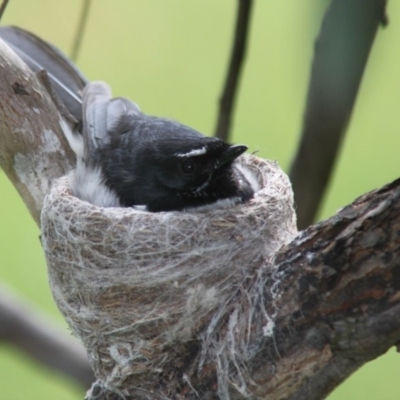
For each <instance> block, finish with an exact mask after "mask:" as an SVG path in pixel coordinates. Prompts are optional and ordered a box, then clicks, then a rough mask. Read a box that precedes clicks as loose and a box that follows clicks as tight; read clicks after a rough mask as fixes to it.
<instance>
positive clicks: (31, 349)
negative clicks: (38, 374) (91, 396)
mask: <svg viewBox="0 0 400 400" xmlns="http://www.w3.org/2000/svg"><path fill="white" fill-rule="evenodd" d="M0 339H1V340H3V341H7V342H9V343H10V344H12V345H14V346H17V347H18V348H19V349H21V350H23V351H24V352H25V353H26V354H27V355H28V356H29V357H31V358H33V359H34V360H36V361H38V362H40V363H41V364H43V365H45V366H46V367H48V368H52V369H55V370H56V371H58V372H61V373H63V374H65V375H67V376H68V377H70V378H72V379H74V380H75V381H77V382H78V383H79V384H80V385H82V386H84V387H85V388H89V387H90V385H91V384H92V383H93V381H94V375H93V371H92V369H91V368H90V365H89V363H88V361H87V355H86V352H85V351H84V349H83V347H82V346H81V344H80V343H79V342H78V341H77V340H76V339H73V338H71V337H70V336H67V335H66V334H65V332H64V331H63V330H61V329H60V328H58V327H56V326H55V325H54V323H53V322H52V321H51V320H50V319H49V318H48V317H47V316H45V315H43V314H42V313H41V312H39V311H38V310H35V309H34V308H33V307H32V306H30V305H28V304H26V303H25V302H23V301H22V300H21V299H19V298H18V297H17V296H16V295H15V294H13V293H11V291H10V290H8V289H7V288H6V287H4V285H0Z"/></svg>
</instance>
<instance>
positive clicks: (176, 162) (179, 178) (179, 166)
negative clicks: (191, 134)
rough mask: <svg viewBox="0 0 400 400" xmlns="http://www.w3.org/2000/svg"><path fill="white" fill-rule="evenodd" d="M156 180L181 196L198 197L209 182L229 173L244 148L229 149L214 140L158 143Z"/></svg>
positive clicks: (192, 139) (235, 146) (220, 141)
mask: <svg viewBox="0 0 400 400" xmlns="http://www.w3.org/2000/svg"><path fill="white" fill-rule="evenodd" d="M158 147H159V149H157V151H156V153H157V158H156V160H157V169H156V177H157V179H158V181H159V183H160V184H162V185H164V186H166V187H168V188H169V189H173V190H176V191H177V192H179V194H180V195H181V196H185V197H201V196H203V195H204V194H205V193H207V188H208V186H209V185H210V182H211V181H212V180H213V179H214V178H215V176H218V175H219V174H220V173H225V171H228V170H229V168H230V167H231V165H232V162H233V161H234V160H235V159H236V158H237V157H239V156H240V155H241V154H243V153H244V152H245V151H246V150H247V146H243V145H229V144H228V143H225V142H224V141H222V140H220V139H216V138H209V137H200V138H187V137H186V138H185V139H180V138H175V139H173V138H166V139H165V141H164V140H160V141H159V142H158Z"/></svg>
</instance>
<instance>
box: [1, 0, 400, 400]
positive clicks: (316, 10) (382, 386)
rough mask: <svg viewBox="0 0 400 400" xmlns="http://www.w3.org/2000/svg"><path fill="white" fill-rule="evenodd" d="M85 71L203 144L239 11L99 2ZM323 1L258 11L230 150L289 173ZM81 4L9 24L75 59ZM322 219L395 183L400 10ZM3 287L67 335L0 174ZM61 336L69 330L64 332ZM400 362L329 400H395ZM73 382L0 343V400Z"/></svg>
mask: <svg viewBox="0 0 400 400" xmlns="http://www.w3.org/2000/svg"><path fill="white" fill-rule="evenodd" d="M92 3H93V6H92V10H91V14H90V18H89V23H88V26H87V29H86V35H85V38H84V42H83V47H82V49H81V54H80V57H79V60H78V65H79V67H80V68H81V69H82V71H83V72H84V73H85V74H86V76H87V77H88V78H89V79H91V80H100V79H101V80H104V81H106V82H108V83H109V84H110V85H111V87H112V88H113V90H114V94H115V95H123V96H126V97H129V98H131V99H132V100H135V101H136V102H137V103H138V104H139V105H140V106H141V108H142V110H143V111H145V112H146V113H149V114H154V115H159V116H167V117H172V118H174V119H177V120H179V121H181V122H183V123H185V124H188V125H190V126H192V127H194V128H197V129H198V130H200V131H202V132H204V133H207V134H209V133H212V132H213V129H214V124H215V119H216V110H217V107H216V105H217V100H218V96H219V92H220V89H221V85H222V82H223V78H224V74H225V69H226V64H227V60H228V55H229V50H230V44H231V35H232V28H233V21H234V17H235V11H236V1H233V0H218V1H215V0H202V1H188V0H163V1H161V0H158V1H155V0H148V1H146V2H145V1H139V0H115V1H113V2H111V1H106V0H97V1H93V2H92ZM326 4H327V1H321V0H302V1H281V0H270V1H266V0H262V1H261V0H260V1H258V2H256V4H255V8H254V10H253V11H254V12H253V19H252V26H251V37H250V46H249V48H248V52H247V56H248V58H247V62H246V66H245V70H244V75H243V79H242V82H241V88H240V92H239V101H238V102H237V108H236V114H235V120H234V131H233V139H232V141H233V142H236V143H238V142H240V143H246V144H247V145H249V147H250V151H255V150H258V151H259V152H258V155H260V156H261V157H265V158H269V159H275V160H278V162H279V163H280V165H281V166H282V168H283V169H284V170H286V171H287V170H288V168H289V165H290V161H291V157H292V155H293V152H294V150H295V148H296V144H297V140H298V134H299V131H300V126H301V120H302V112H303V107H304V99H305V94H306V88H307V84H308V78H309V68H310V61H311V57H312V51H313V42H314V38H315V36H316V34H317V32H318V30H319V26H320V23H321V18H322V15H323V12H324V10H325V7H326ZM80 8H81V1H78V0H68V1H67V0H57V1H54V0H36V1H31V0H18V1H17V0H11V1H10V4H9V7H8V9H7V12H6V14H5V16H4V19H3V23H4V24H14V25H18V26H21V27H23V28H25V29H28V30H31V31H32V32H35V33H36V34H38V35H39V36H41V37H42V38H44V39H47V40H49V41H51V42H53V43H54V44H56V45H58V46H59V47H61V48H62V49H63V50H64V51H66V52H67V53H68V52H70V50H71V47H72V42H73V37H74V33H75V29H76V27H77V23H78V19H79V12H80ZM388 14H389V18H390V25H389V27H388V28H387V29H384V30H380V32H379V33H378V36H377V40H376V41H375V44H374V47H373V51H372V53H371V56H370V62H369V64H368V67H367V70H366V73H365V75H364V79H363V82H362V86H361V90H360V93H359V97H358V100H357V104H356V107H355V112H354V114H353V118H352V121H351V124H350V128H349V132H348V135H347V138H346V140H345V142H344V146H343V150H342V153H341V155H340V158H339V160H338V164H337V167H336V170H335V173H334V177H333V179H332V182H331V185H330V187H329V191H328V193H327V197H326V200H325V202H324V205H323V207H322V210H321V213H320V218H326V217H329V216H330V215H332V214H333V213H335V211H336V210H337V209H338V208H340V207H342V206H344V205H345V204H347V203H349V202H351V201H352V200H354V199H355V198H356V197H357V196H359V195H361V194H363V193H364V192H367V191H369V190H371V189H374V188H376V187H379V186H382V185H383V184H385V183H388V182H390V181H391V180H393V179H395V178H397V177H398V176H399V175H400V173H399V172H400V171H399V160H398V158H399V150H400V135H399V132H400V118H399V113H398V108H399V100H400V52H399V51H398V49H399V40H400V25H399V21H400V2H398V1H397V2H396V1H392V2H390V3H389V5H388ZM0 210H2V211H1V214H0V280H2V281H4V282H7V283H8V285H9V286H11V287H12V288H13V289H14V290H16V291H17V292H18V293H20V294H21V295H23V296H24V297H25V298H26V299H27V300H28V301H30V302H32V303H33V304H34V305H36V306H37V307H39V308H41V309H42V310H44V311H45V312H47V313H48V314H49V315H51V316H52V317H53V318H54V319H55V320H56V321H58V322H59V324H60V325H61V326H65V323H64V322H63V320H62V317H61V316H60V314H59V312H58V310H57V309H56V307H55V305H54V303H53V301H52V297H51V294H50V291H49V288H48V285H47V277H46V266H45V261H44V257H43V254H42V250H41V247H40V243H39V239H38V235H39V229H38V228H37V227H36V226H35V224H34V222H33V220H32V219H31V217H30V215H29V214H28V212H27V210H26V208H25V207H24V205H23V203H22V201H21V200H20V199H19V197H18V195H17V194H16V192H15V190H14V189H13V187H12V186H11V184H10V183H9V182H8V180H7V178H6V177H5V175H4V173H3V172H2V171H0ZM65 329H67V327H66V326H65ZM399 367H400V358H399V356H397V354H396V353H395V352H394V351H393V350H392V351H390V352H389V353H388V354H386V355H385V356H383V357H381V358H380V359H378V360H375V361H374V362H372V363H370V364H368V365H366V366H365V367H363V368H362V369H361V370H360V371H358V372H357V373H355V374H354V375H353V376H352V377H351V378H350V379H349V380H348V381H347V382H346V383H344V384H343V385H342V386H341V387H340V388H338V389H337V390H336V391H335V392H334V393H333V394H332V395H331V396H330V397H329V399H330V400H339V399H341V400H346V399H351V400H357V399H363V400H369V399H371V400H376V399H380V400H382V399H383V400H395V399H396V400H398V399H400V380H398V371H399ZM83 392H84V391H83V390H82V389H81V388H79V387H76V386H75V385H74V383H73V382H71V381H69V380H67V379H64V378H63V377H60V376H58V375H56V374H54V373H53V372H51V371H49V370H47V369H45V368H43V367H41V366H40V365H37V364H35V363H33V362H31V361H30V360H29V359H27V358H26V357H25V356H24V355H23V354H21V353H20V352H19V351H18V350H16V349H13V348H10V347H8V346H7V345H5V344H4V343H0V399H7V400H14V399H15V400H19V399H24V400H28V399H29V400H36V399H38V400H39V399H40V400H43V399H57V400H64V399H71V400H76V399H81V398H83Z"/></svg>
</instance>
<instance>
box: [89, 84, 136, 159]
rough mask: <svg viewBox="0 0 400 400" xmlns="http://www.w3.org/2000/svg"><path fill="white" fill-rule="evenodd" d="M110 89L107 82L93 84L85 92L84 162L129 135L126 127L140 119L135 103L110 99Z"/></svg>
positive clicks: (123, 99) (122, 99) (121, 99)
mask: <svg viewBox="0 0 400 400" xmlns="http://www.w3.org/2000/svg"><path fill="white" fill-rule="evenodd" d="M111 96H112V95H111V89H110V87H109V86H108V85H107V84H106V83H104V82H91V83H89V84H88V85H87V86H86V88H85V90H84V91H83V100H82V101H83V103H82V109H83V131H82V133H83V137H84V158H85V160H87V161H89V160H90V159H91V158H93V157H94V154H95V153H96V149H97V148H98V147H103V146H106V145H108V144H109V143H110V142H111V141H112V140H113V138H118V136H119V135H122V134H123V133H124V132H125V131H126V127H127V124H129V123H130V122H132V120H134V119H135V116H137V115H140V114H141V111H140V109H139V107H138V106H137V105H136V104H135V103H133V102H132V101H130V100H128V99H125V98H122V97H117V98H114V99H113V98H112V97H111Z"/></svg>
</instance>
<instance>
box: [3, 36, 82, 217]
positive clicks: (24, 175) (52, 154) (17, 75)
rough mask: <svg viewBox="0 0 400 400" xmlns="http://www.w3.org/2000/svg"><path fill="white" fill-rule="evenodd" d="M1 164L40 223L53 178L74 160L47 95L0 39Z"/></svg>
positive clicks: (60, 119)
mask: <svg viewBox="0 0 400 400" xmlns="http://www.w3.org/2000/svg"><path fill="white" fill-rule="evenodd" d="M0 65H1V69H2V73H1V74H0V88H1V95H0V167H1V168H2V169H3V170H4V172H5V173H6V175H7V176H8V178H9V179H10V181H11V182H12V183H13V184H14V186H15V187H16V189H17V190H18V192H19V194H20V196H21V197H22V199H23V200H24V202H25V204H26V206H27V207H28V210H29V211H30V213H31V215H32V217H33V218H34V220H35V221H36V223H38V224H39V219H40V211H41V209H42V206H43V200H44V197H45V195H46V194H47V193H48V191H49V190H50V187H51V184H52V182H53V180H54V179H56V178H59V177H60V176H63V175H65V174H66V173H68V172H69V171H70V170H71V169H72V168H73V166H74V164H75V156H74V154H73V152H72V150H71V149H70V148H69V146H68V143H67V141H66V139H65V137H64V135H63V132H62V128H61V127H64V128H65V129H67V127H68V124H67V122H66V121H65V120H64V119H63V118H62V117H61V116H60V114H59V112H58V110H57V108H56V106H55V105H54V102H53V101H52V98H51V96H50V95H49V93H48V91H47V90H46V88H45V86H44V85H43V83H42V82H41V81H40V80H38V79H37V76H36V75H35V74H33V73H32V71H31V70H30V69H29V68H28V67H27V66H26V65H25V64H24V63H23V62H22V61H21V60H20V58H19V57H17V56H16V55H15V53H14V52H12V51H11V50H10V48H9V47H8V46H7V45H6V44H5V43H4V42H3V41H2V40H0Z"/></svg>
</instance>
